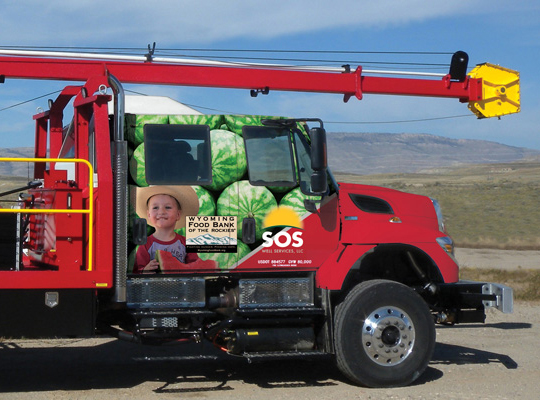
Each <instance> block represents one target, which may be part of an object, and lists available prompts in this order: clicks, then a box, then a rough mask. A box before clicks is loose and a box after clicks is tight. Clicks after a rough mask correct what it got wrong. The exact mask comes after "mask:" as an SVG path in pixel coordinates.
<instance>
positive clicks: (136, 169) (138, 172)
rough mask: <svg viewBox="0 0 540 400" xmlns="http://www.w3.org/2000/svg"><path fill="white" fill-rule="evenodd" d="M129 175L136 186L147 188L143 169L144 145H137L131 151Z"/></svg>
mask: <svg viewBox="0 0 540 400" xmlns="http://www.w3.org/2000/svg"><path fill="white" fill-rule="evenodd" d="M129 173H130V175H131V178H133V180H134V181H135V183H136V184H137V186H141V187H146V186H148V183H147V182H146V174H145V168H144V143H141V144H139V145H138V146H137V147H136V148H135V150H134V151H133V155H132V156H131V158H130V160H129Z"/></svg>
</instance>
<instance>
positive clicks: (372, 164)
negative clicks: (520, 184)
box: [0, 132, 540, 177]
mask: <svg viewBox="0 0 540 400" xmlns="http://www.w3.org/2000/svg"><path fill="white" fill-rule="evenodd" d="M327 140H328V162H329V165H330V168H331V169H332V170H333V171H335V172H342V173H351V174H359V175H371V174H379V173H393V172H403V173H412V172H425V171H427V170H432V169H436V168H441V167H448V166H459V165H465V164H487V163H491V164H498V163H507V162H514V161H522V160H526V159H538V160H540V151H538V150H531V149H527V148H522V147H512V146H506V145H503V144H499V143H495V142H490V141H485V140H470V139H449V138H444V137H440V136H434V135H428V134H411V133H404V134H389V133H345V132H337V133H333V132H329V133H328V135H327ZM33 151H34V150H33V148H31V147H18V148H7V149H0V157H32V156H33V154H34V153H33ZM2 164H6V163H0V175H8V176H24V177H26V176H28V175H29V173H28V166H27V164H26V163H21V164H19V163H8V164H6V165H2Z"/></svg>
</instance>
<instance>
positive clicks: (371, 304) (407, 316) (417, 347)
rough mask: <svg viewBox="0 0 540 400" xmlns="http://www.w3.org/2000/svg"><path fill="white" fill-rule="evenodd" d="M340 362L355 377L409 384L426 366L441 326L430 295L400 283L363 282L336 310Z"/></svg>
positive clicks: (362, 381) (375, 383)
mask: <svg viewBox="0 0 540 400" xmlns="http://www.w3.org/2000/svg"><path fill="white" fill-rule="evenodd" d="M334 338H335V349H336V361H337V365H338V368H339V369H340V370H341V372H342V373H343V374H344V375H345V376H346V377H348V378H349V379H351V380H352V381H353V382H355V383H357V384H360V385H363V386H369V387H395V386H405V385H408V384H410V383H411V382H413V381H414V380H415V379H417V378H418V377H419V376H420V375H421V374H422V373H423V372H424V370H425V369H426V367H427V365H428V363H429V361H430V360H431V356H432V354H433V349H434V348H435V325H434V322H433V318H432V316H431V312H430V310H429V308H428V306H427V304H426V303H425V302H424V300H423V299H422V298H421V297H420V296H419V295H418V294H417V293H415V292H414V291H413V290H412V289H410V288H408V287H407V286H405V285H402V284H401V283H398V282H392V281H385V280H373V281H367V282H363V283H361V284H359V285H357V286H356V287H354V289H353V290H352V291H351V292H350V293H349V294H348V295H347V297H346V298H345V300H344V301H343V303H341V304H340V305H339V306H338V307H337V308H336V313H335V335H334Z"/></svg>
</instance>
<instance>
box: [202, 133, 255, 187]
mask: <svg viewBox="0 0 540 400" xmlns="http://www.w3.org/2000/svg"><path fill="white" fill-rule="evenodd" d="M210 140H211V146H212V184H211V185H205V186H204V187H205V188H206V189H209V190H214V191H220V190H222V189H223V188H225V187H227V186H228V185H230V184H231V183H233V182H235V181H237V180H238V179H240V178H242V176H243V175H244V174H245V173H246V171H247V160H246V150H245V148H244V141H243V140H242V138H241V137H240V136H238V135H236V134H234V133H233V132H230V131H225V130H222V129H214V130H211V131H210Z"/></svg>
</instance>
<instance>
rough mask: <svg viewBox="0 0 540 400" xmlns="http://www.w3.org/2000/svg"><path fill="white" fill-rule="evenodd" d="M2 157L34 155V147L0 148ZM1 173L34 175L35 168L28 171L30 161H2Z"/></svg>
mask: <svg viewBox="0 0 540 400" xmlns="http://www.w3.org/2000/svg"><path fill="white" fill-rule="evenodd" d="M0 157H9V158H29V157H34V148H33V147H14V148H8V149H0ZM0 175H4V176H24V177H28V176H30V177H32V176H33V169H32V170H31V171H30V172H29V171H28V163H5V162H2V163H0Z"/></svg>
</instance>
